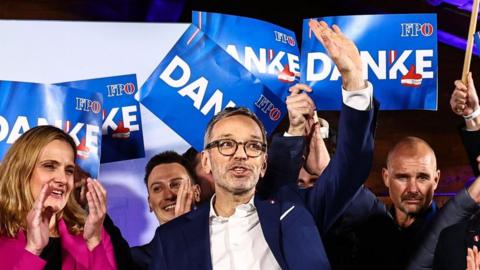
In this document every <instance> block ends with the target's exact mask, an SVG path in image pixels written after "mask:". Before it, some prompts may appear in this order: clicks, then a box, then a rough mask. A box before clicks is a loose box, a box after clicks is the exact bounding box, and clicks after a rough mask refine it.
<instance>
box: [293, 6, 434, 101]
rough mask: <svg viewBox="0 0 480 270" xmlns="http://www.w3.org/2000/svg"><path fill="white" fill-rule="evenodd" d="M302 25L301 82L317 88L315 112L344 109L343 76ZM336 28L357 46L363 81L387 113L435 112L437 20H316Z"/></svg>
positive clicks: (380, 17)
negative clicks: (342, 104)
mask: <svg viewBox="0 0 480 270" xmlns="http://www.w3.org/2000/svg"><path fill="white" fill-rule="evenodd" d="M309 20H310V19H305V20H304V21H303V39H302V53H301V61H300V62H301V78H302V81H303V82H305V83H306V84H308V85H310V86H311V87H312V88H313V94H312V96H313V98H314V100H315V101H316V105H317V109H320V110H339V109H340V107H341V102H342V98H341V78H340V72H339V71H338V69H337V68H336V66H335V65H334V63H333V62H332V60H331V59H330V58H329V56H328V55H327V53H326V51H325V49H324V48H323V46H322V44H321V43H320V42H319V41H318V40H317V38H316V37H315V35H314V34H313V32H311V31H310V28H309V26H308V22H309ZM314 20H319V21H320V20H323V21H325V22H326V23H327V24H328V25H329V26H331V25H332V24H336V25H338V26H339V27H340V28H341V29H342V32H343V33H344V34H345V35H346V36H347V37H348V38H349V39H351V40H353V42H354V43H355V44H356V45H357V47H358V49H359V51H360V54H361V57H362V61H363V71H364V78H365V79H368V80H369V81H370V82H371V83H372V84H373V88H374V95H375V97H376V98H377V99H378V100H379V101H380V103H381V104H382V106H381V108H382V109H383V110H414V109H420V110H436V109H437V79H438V69H437V66H438V61H437V19H436V15H435V14H392V15H356V16H336V17H323V18H314Z"/></svg>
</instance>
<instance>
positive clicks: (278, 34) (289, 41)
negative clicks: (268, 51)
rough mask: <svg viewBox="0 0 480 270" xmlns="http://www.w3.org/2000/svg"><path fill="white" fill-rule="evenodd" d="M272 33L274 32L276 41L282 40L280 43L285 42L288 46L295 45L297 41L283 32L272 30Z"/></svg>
mask: <svg viewBox="0 0 480 270" xmlns="http://www.w3.org/2000/svg"><path fill="white" fill-rule="evenodd" d="M273 33H274V34H275V40H276V41H278V42H282V43H285V44H288V45H290V46H292V47H293V46H295V45H296V44H297V43H296V42H295V38H294V37H292V36H289V35H287V34H285V33H282V32H278V31H273Z"/></svg>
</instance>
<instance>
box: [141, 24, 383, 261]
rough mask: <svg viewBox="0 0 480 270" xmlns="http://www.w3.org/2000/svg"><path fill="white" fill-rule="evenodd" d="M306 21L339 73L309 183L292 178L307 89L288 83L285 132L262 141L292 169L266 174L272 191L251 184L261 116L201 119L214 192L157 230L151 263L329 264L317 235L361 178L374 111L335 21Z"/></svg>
mask: <svg viewBox="0 0 480 270" xmlns="http://www.w3.org/2000/svg"><path fill="white" fill-rule="evenodd" d="M310 27H311V29H312V31H313V32H314V34H315V36H316V37H317V38H318V39H319V40H320V41H321V42H322V44H324V45H325V47H326V48H327V50H328V52H329V54H330V56H331V57H332V59H333V61H334V62H335V64H336V65H337V68H338V70H339V71H340V73H341V75H342V83H343V88H344V91H343V92H342V94H343V98H344V103H345V104H344V105H343V107H342V113H341V117H340V123H339V129H340V131H339V138H338V145H337V152H336V155H335V156H334V157H333V159H332V161H331V162H330V164H329V166H328V167H327V168H326V169H325V171H324V172H323V173H322V175H321V176H320V179H319V181H318V182H317V183H318V184H316V185H315V186H314V187H313V188H309V189H299V188H298V187H297V186H296V179H297V176H298V171H299V168H300V166H299V164H301V159H302V154H303V147H304V144H305V142H304V138H303V135H304V131H305V127H306V125H307V122H308V121H309V120H310V119H312V117H313V114H314V112H315V104H313V102H308V101H307V99H305V95H307V93H305V92H310V91H311V90H310V88H309V87H307V86H306V85H297V86H295V87H292V88H291V92H292V95H291V96H290V97H289V98H288V100H287V107H288V108H289V120H290V128H289V131H288V133H289V134H290V135H293V137H274V139H273V142H272V146H270V147H271V148H270V151H276V152H281V153H280V156H282V155H283V156H284V157H287V158H288V157H291V158H292V160H293V161H294V162H293V163H292V164H294V166H295V168H296V169H298V170H297V171H296V174H295V173H291V174H288V175H286V176H285V177H286V178H292V179H291V180H292V181H291V184H288V181H289V180H290V179H287V180H288V181H285V179H284V178H283V177H282V176H281V175H280V174H278V175H277V177H275V178H270V179H269V182H276V183H275V184H274V185H275V186H276V188H275V189H263V190H262V192H260V191H258V192H255V191H256V185H257V182H258V181H259V179H260V178H262V177H263V176H264V175H265V172H266V169H267V154H266V149H267V145H266V143H267V140H266V133H265V129H264V128H263V125H262V123H261V122H260V121H259V120H258V118H257V117H256V116H255V115H254V114H253V113H252V112H250V111H248V110H247V109H243V108H227V109H225V110H223V111H222V112H220V113H219V114H217V115H216V116H215V117H214V118H213V119H212V120H211V121H210V123H209V124H208V127H207V131H206V134H205V140H204V145H205V147H204V148H205V150H204V151H203V153H202V166H203V168H204V170H205V172H207V173H210V174H211V175H212V177H213V180H214V182H215V195H214V196H213V197H212V199H211V200H210V202H209V203H207V204H203V205H201V206H199V207H198V208H197V209H196V210H195V211H191V212H189V213H187V214H185V215H182V216H180V217H178V218H176V219H174V220H172V221H170V222H169V223H167V224H165V225H163V226H160V227H159V228H158V229H157V232H156V234H155V238H154V240H153V242H154V245H155V251H154V254H155V256H156V259H155V260H153V261H152V264H151V265H150V269H155V270H159V269H175V270H181V269H185V270H187V269H188V270H190V269H254V270H255V269H329V268H330V266H329V263H328V259H327V257H326V254H325V250H324V248H323V244H322V241H321V234H323V233H324V232H325V231H326V229H328V227H329V226H331V224H332V223H333V222H334V221H335V219H336V218H337V217H338V215H340V214H341V212H342V209H343V208H344V206H345V204H347V202H348V201H349V200H350V198H351V196H353V194H355V192H356V190H357V189H358V188H359V187H360V185H361V184H362V183H363V181H364V180H365V179H366V178H367V176H368V173H369V171H370V167H371V160H372V155H373V130H374V122H375V121H374V118H375V113H374V110H372V106H373V105H374V104H372V97H371V95H372V94H371V92H372V87H371V85H370V84H369V83H367V82H365V81H364V80H363V77H362V63H361V59H360V55H359V53H358V50H357V48H356V46H355V45H354V44H353V42H351V41H350V40H348V39H347V38H346V37H345V36H344V35H343V34H342V33H341V32H340V29H338V27H335V26H334V27H333V29H331V28H330V27H328V26H327V25H326V24H325V23H323V22H322V23H318V22H316V21H312V22H311V23H310ZM300 90H303V91H305V92H304V93H300ZM376 107H377V106H375V108H376ZM279 140H280V141H282V140H285V142H284V144H283V146H284V147H279V146H278V145H279V144H278V141H279ZM292 145H293V147H289V146H292ZM290 170H291V169H290ZM271 171H274V172H278V171H277V170H275V169H274V170H271ZM291 176H293V177H291Z"/></svg>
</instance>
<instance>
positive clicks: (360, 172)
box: [306, 20, 378, 233]
mask: <svg viewBox="0 0 480 270" xmlns="http://www.w3.org/2000/svg"><path fill="white" fill-rule="evenodd" d="M310 28H311V29H312V31H313V33H314V34H315V36H316V37H317V39H318V40H319V41H320V42H321V43H322V44H323V45H324V47H325V48H326V50H327V52H328V53H329V55H330V57H331V58H332V60H333V62H334V63H335V64H336V66H337V68H338V70H339V71H340V73H341V76H342V88H343V90H342V96H343V101H344V102H343V103H344V104H343V106H342V111H341V114H340V121H339V131H338V140H337V150H336V153H335V155H334V156H333V158H332V160H331V161H330V163H329V165H328V166H327V168H326V169H325V170H324V171H323V173H322V175H321V176H320V178H319V179H318V180H317V183H316V185H315V186H314V187H313V188H312V189H311V190H309V191H308V193H307V198H306V200H307V204H308V207H309V208H310V210H311V211H312V213H313V215H314V217H315V218H316V220H317V223H318V226H319V229H320V232H321V233H325V232H326V231H327V230H328V229H329V228H330V226H331V225H332V224H333V223H334V222H335V220H336V219H337V218H338V217H339V215H340V214H341V213H342V212H343V209H344V208H345V206H346V205H347V203H348V202H349V201H350V200H351V198H352V197H353V196H354V194H355V193H356V192H357V190H358V189H359V187H360V186H361V185H362V184H363V182H364V181H365V180H366V179H367V177H368V174H369V172H370V168H371V164H372V158H373V140H374V130H375V118H376V117H375V115H376V113H375V111H376V109H377V107H378V106H377V104H372V103H373V102H372V87H371V85H370V84H369V83H368V82H366V81H365V80H364V79H363V73H362V61H361V58H360V54H359V52H358V49H357V47H356V46H355V44H354V43H353V42H352V41H351V40H349V39H348V38H347V37H345V35H344V34H343V33H342V32H341V31H340V29H339V28H338V27H337V26H335V25H334V26H332V27H331V28H330V27H329V26H328V25H327V24H326V23H325V22H317V21H313V20H312V21H310Z"/></svg>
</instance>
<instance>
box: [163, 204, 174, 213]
mask: <svg viewBox="0 0 480 270" xmlns="http://www.w3.org/2000/svg"><path fill="white" fill-rule="evenodd" d="M163 209H165V210H167V211H168V210H171V209H175V204H172V205H168V206H165V207H164V208H163Z"/></svg>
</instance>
